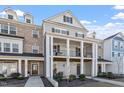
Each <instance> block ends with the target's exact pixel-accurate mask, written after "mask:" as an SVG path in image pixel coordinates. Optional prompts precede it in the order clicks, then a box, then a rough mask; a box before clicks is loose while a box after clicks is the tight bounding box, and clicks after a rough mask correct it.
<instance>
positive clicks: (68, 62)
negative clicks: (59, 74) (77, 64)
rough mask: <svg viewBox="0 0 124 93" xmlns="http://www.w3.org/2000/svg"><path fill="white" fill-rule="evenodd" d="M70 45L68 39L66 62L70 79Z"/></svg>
mask: <svg viewBox="0 0 124 93" xmlns="http://www.w3.org/2000/svg"><path fill="white" fill-rule="evenodd" d="M69 44H70V43H69V39H67V60H66V65H67V66H66V71H67V74H66V75H67V78H68V77H69V75H70V59H69V58H70V49H69V48H70V47H69V46H70V45H69Z"/></svg>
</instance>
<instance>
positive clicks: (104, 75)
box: [98, 72, 107, 77]
mask: <svg viewBox="0 0 124 93" xmlns="http://www.w3.org/2000/svg"><path fill="white" fill-rule="evenodd" d="M106 76H107V74H106V73H105V72H100V73H98V77H106Z"/></svg>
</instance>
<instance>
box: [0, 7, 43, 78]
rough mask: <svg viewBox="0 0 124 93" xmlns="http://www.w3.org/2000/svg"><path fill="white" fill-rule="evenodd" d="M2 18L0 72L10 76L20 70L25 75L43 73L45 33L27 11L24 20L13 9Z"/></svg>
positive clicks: (0, 26) (0, 21)
mask: <svg viewBox="0 0 124 93" xmlns="http://www.w3.org/2000/svg"><path fill="white" fill-rule="evenodd" d="M4 13H5V14H4V15H3V16H2V17H1V18H0V73H2V74H4V75H6V76H9V75H10V74H11V73H16V72H19V73H21V74H23V75H24V76H25V77H27V76H28V74H30V75H42V74H43V64H44V58H43V46H44V45H43V33H42V29H41V26H37V25H35V24H34V22H33V20H34V19H33V16H32V15H31V14H29V13H25V14H24V16H23V18H24V19H23V20H24V21H23V22H20V21H19V17H18V16H17V14H16V12H15V11H14V10H12V9H5V10H4Z"/></svg>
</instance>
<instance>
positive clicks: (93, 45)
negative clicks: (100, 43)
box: [92, 43, 95, 77]
mask: <svg viewBox="0 0 124 93" xmlns="http://www.w3.org/2000/svg"><path fill="white" fill-rule="evenodd" d="M94 48H95V44H94V43H92V77H94V76H95V75H94V72H95V71H94V70H95V69H94V68H95V67H94V66H95V65H94V61H95V60H94V59H95V58H94V57H95V52H94Z"/></svg>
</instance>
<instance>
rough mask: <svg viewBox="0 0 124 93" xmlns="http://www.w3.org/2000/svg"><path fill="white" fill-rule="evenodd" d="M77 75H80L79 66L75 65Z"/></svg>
mask: <svg viewBox="0 0 124 93" xmlns="http://www.w3.org/2000/svg"><path fill="white" fill-rule="evenodd" d="M77 75H80V64H77Z"/></svg>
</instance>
